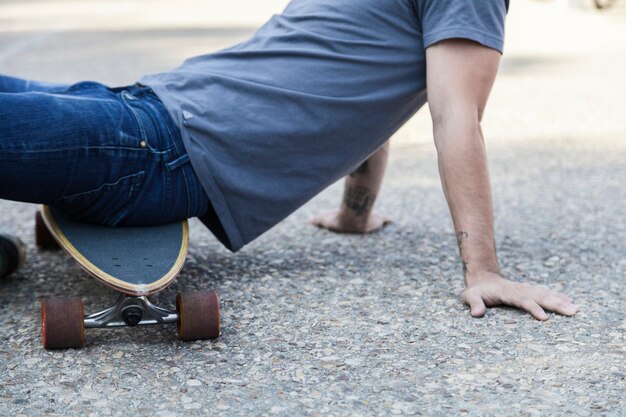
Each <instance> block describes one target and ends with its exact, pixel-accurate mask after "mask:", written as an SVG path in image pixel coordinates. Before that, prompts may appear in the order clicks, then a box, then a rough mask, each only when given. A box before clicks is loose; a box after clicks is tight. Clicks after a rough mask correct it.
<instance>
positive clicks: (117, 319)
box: [85, 294, 179, 329]
mask: <svg viewBox="0 0 626 417" xmlns="http://www.w3.org/2000/svg"><path fill="white" fill-rule="evenodd" d="M178 320H179V316H178V312H176V311H173V310H168V309H165V308H161V307H158V306H156V305H154V304H152V303H151V302H150V301H149V300H148V298H146V297H136V296H130V295H125V294H120V296H119V297H118V298H117V301H116V302H115V304H114V305H113V306H112V307H110V308H107V309H106V310H103V311H100V312H98V313H95V314H90V315H88V316H85V328H86V329H98V328H100V329H101V328H107V327H124V326H131V327H134V326H138V325H142V326H143V325H151V324H175V323H178Z"/></svg>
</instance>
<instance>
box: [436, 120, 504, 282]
mask: <svg viewBox="0 0 626 417" xmlns="http://www.w3.org/2000/svg"><path fill="white" fill-rule="evenodd" d="M457 126H464V124H463V122H462V121H458V123H449V124H447V125H444V126H441V127H438V128H436V130H435V140H436V143H437V151H438V156H439V170H440V174H441V181H442V185H443V190H444V193H445V196H446V199H447V201H448V205H449V207H450V213H451V215H452V221H453V223H454V230H455V233H456V236H457V240H458V244H459V251H460V256H461V261H462V263H463V272H464V275H465V280H466V282H468V281H471V280H472V278H473V276H475V275H476V274H478V273H480V272H484V271H488V272H494V273H498V272H499V265H498V259H497V256H496V248H495V240H494V231H493V208H492V197H491V185H490V182H489V171H488V167H487V158H486V151H485V145H484V141H483V137H482V133H481V130H480V126H479V125H478V124H471V123H470V124H469V127H468V125H465V126H466V128H458V127H457Z"/></svg>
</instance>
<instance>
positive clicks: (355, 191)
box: [340, 142, 389, 223]
mask: <svg viewBox="0 0 626 417" xmlns="http://www.w3.org/2000/svg"><path fill="white" fill-rule="evenodd" d="M388 157H389V142H387V143H385V145H383V146H382V147H381V148H380V149H379V150H378V151H376V153H374V154H373V155H372V156H370V157H369V158H368V159H367V160H366V161H365V162H363V164H361V166H360V167H359V168H358V169H357V170H356V171H354V172H353V173H351V174H350V175H349V176H348V177H346V180H345V185H344V194H343V200H342V202H341V210H340V212H341V216H342V217H343V218H344V220H346V221H350V222H354V223H359V222H362V223H366V222H367V219H368V217H369V215H370V213H371V212H372V207H373V206H374V202H375V201H376V197H377V196H378V193H379V191H380V187H381V185H382V182H383V177H384V175H385V169H386V167H387V160H388Z"/></svg>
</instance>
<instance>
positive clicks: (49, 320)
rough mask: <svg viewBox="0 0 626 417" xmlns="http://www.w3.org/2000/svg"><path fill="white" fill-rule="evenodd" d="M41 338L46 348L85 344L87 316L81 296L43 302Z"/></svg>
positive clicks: (64, 347) (75, 346)
mask: <svg viewBox="0 0 626 417" xmlns="http://www.w3.org/2000/svg"><path fill="white" fill-rule="evenodd" d="M41 338H42V341H43V347H44V348H45V349H68V348H80V347H82V346H83V345H84V344H85V316H84V308H83V302H82V300H81V299H80V298H59V299H54V300H45V301H43V302H42V303H41Z"/></svg>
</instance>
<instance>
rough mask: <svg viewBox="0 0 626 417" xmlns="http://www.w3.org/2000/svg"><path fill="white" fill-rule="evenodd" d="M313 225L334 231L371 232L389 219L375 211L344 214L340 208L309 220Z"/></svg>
mask: <svg viewBox="0 0 626 417" xmlns="http://www.w3.org/2000/svg"><path fill="white" fill-rule="evenodd" d="M309 223H311V224H312V225H313V226H317V227H320V228H322V229H327V230H330V231H332V232H336V233H362V234H365V233H372V232H375V231H377V230H379V229H382V228H383V227H385V226H386V225H388V224H389V223H391V220H389V219H388V218H386V217H385V216H383V215H381V214H378V213H376V212H371V213H370V214H369V216H365V215H363V216H355V215H354V214H348V215H346V214H345V212H344V211H342V210H341V209H337V210H333V211H327V212H325V213H322V214H320V215H318V216H315V217H314V218H312V219H311V220H309Z"/></svg>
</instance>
